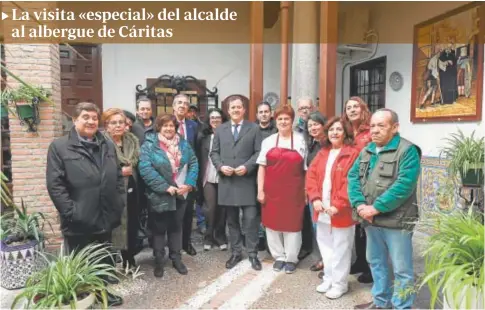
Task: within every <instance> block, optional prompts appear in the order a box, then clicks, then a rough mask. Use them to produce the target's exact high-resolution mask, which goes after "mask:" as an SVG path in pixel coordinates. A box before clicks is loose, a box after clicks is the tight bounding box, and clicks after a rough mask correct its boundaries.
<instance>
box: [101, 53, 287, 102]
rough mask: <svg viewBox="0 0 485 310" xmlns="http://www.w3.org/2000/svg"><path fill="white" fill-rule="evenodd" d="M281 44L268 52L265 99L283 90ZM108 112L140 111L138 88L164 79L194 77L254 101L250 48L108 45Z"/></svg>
mask: <svg viewBox="0 0 485 310" xmlns="http://www.w3.org/2000/svg"><path fill="white" fill-rule="evenodd" d="M280 60H281V50H280V45H279V44H266V45H265V48H264V93H266V92H269V91H274V92H276V93H279V90H280V86H279V84H280ZM102 63H103V106H104V108H105V109H107V108H110V107H120V108H123V109H127V110H130V111H134V110H135V93H136V91H135V87H136V85H137V84H141V85H143V87H145V86H146V79H147V78H157V77H159V76H160V75H162V74H170V75H192V76H194V77H196V78H198V79H204V80H206V81H207V87H208V88H209V89H212V87H215V86H216V87H217V88H218V89H219V100H220V101H222V100H223V99H224V98H225V97H227V96H228V95H231V94H242V95H245V96H247V97H249V44H197V45H196V44H165V45H163V44H104V45H103V46H102Z"/></svg>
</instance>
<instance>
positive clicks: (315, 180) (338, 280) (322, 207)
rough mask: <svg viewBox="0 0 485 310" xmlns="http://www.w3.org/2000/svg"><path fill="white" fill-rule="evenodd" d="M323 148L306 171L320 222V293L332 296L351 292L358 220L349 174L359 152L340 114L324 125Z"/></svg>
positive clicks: (316, 219) (316, 217)
mask: <svg viewBox="0 0 485 310" xmlns="http://www.w3.org/2000/svg"><path fill="white" fill-rule="evenodd" d="M325 137H326V138H325V140H324V142H323V145H322V149H321V150H320V152H319V153H318V155H317V157H316V158H315V159H314V160H313V162H312V164H311V165H310V167H309V168H308V172H307V174H306V191H307V195H308V198H309V200H310V201H311V203H312V204H313V209H314V217H313V218H314V221H316V222H317V241H318V247H319V248H320V252H321V254H322V258H323V265H324V275H323V282H322V284H320V285H319V286H318V287H317V292H319V293H326V294H325V296H326V297H327V298H330V299H336V298H339V297H341V296H342V295H343V294H345V293H346V292H347V291H348V280H347V278H348V275H349V271H350V264H351V260H352V246H353V244H354V234H355V228H354V225H355V221H354V220H352V208H351V206H350V202H349V199H348V194H347V173H348V171H349V170H350V168H351V167H352V164H353V163H354V161H355V159H357V157H358V155H359V151H358V150H357V149H356V148H354V147H353V135H352V130H351V129H350V128H349V127H348V126H345V124H344V122H343V121H342V119H341V118H340V117H334V118H332V119H331V120H330V121H329V122H328V123H327V125H326V126H325Z"/></svg>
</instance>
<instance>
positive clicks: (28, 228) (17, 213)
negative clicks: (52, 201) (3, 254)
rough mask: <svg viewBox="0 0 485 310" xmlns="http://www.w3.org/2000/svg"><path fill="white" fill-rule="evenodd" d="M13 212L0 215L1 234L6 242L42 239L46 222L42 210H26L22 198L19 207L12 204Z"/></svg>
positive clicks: (39, 240)
mask: <svg viewBox="0 0 485 310" xmlns="http://www.w3.org/2000/svg"><path fill="white" fill-rule="evenodd" d="M12 207H13V210H14V214H9V213H7V214H5V215H2V217H1V223H2V234H3V237H4V239H2V241H4V242H5V243H6V244H13V243H24V242H26V241H29V240H37V241H38V242H41V241H43V240H44V234H43V229H44V223H45V222H47V223H48V224H49V226H50V227H51V229H52V226H51V224H50V223H49V222H48V221H47V220H46V218H45V216H44V214H43V213H42V212H31V213H28V212H27V208H26V207H25V203H24V201H23V199H22V202H21V207H20V208H19V207H18V206H16V205H15V204H12Z"/></svg>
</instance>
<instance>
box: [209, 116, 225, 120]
mask: <svg viewBox="0 0 485 310" xmlns="http://www.w3.org/2000/svg"><path fill="white" fill-rule="evenodd" d="M221 118H222V117H221V116H211V117H210V119H213V120H218V119H221Z"/></svg>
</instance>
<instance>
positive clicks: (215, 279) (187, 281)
mask: <svg viewBox="0 0 485 310" xmlns="http://www.w3.org/2000/svg"><path fill="white" fill-rule="evenodd" d="M422 240H423V235H422V234H419V233H416V234H415V237H414V244H415V270H416V274H419V273H421V272H422V270H423V259H422V258H421V257H419V252H420V248H422V247H420V242H422ZM194 242H195V247H196V249H197V250H198V254H197V255H196V256H194V257H192V256H189V255H186V254H184V255H183V261H184V263H185V264H186V265H187V268H188V270H189V274H188V275H186V276H182V275H179V274H178V273H177V272H176V270H175V269H174V268H173V267H172V266H171V263H170V262H167V263H166V267H165V275H164V277H163V278H162V279H158V278H155V277H154V276H153V263H154V261H153V256H152V252H151V250H150V249H145V250H144V251H143V252H141V253H140V254H139V255H138V256H137V263H139V264H140V265H141V268H140V269H141V270H140V271H141V272H142V273H143V275H141V276H140V277H138V278H136V279H129V278H127V279H124V280H123V281H122V282H121V283H120V284H118V285H115V286H110V290H111V291H113V292H117V293H118V294H120V295H122V296H123V298H124V304H123V306H122V307H120V308H123V309H149V308H153V309H162V308H163V309H168V308H179V309H180V308H187V309H188V308H191V309H294V308H298V309H350V308H353V306H354V305H355V304H358V303H363V302H367V301H370V300H371V294H370V289H371V285H370V284H366V285H363V284H360V283H358V282H357V280H356V279H357V277H356V276H350V290H349V292H348V293H347V294H345V295H344V296H342V297H341V298H340V299H338V300H330V299H327V298H326V297H325V296H324V295H321V294H319V293H317V292H316V291H315V288H316V286H317V285H318V284H319V281H320V280H319V279H318V278H317V273H316V272H311V271H310V270H309V267H310V265H311V264H312V262H313V261H312V258H311V257H308V258H306V259H305V260H303V261H302V262H300V264H299V265H298V269H297V271H296V272H295V273H294V274H289V275H288V274H285V273H281V272H279V273H278V272H274V271H273V270H272V260H271V258H270V257H269V256H268V254H267V253H266V252H260V254H259V256H260V259H261V260H262V263H263V270H262V271H260V272H256V271H253V270H252V269H251V266H250V264H249V261H248V260H247V259H246V260H244V261H243V262H241V263H240V264H238V265H237V266H236V267H235V268H234V269H232V270H227V269H225V266H224V265H225V261H226V260H227V259H228V258H229V255H230V254H229V252H227V251H225V252H223V251H220V250H219V249H213V250H211V251H206V252H204V251H203V250H202V238H201V236H200V234H198V233H195V232H194ZM17 292H18V291H8V290H5V289H2V290H1V291H0V293H1V294H2V298H1V306H2V308H10V302H11V300H12V298H13V297H14V296H15V294H17ZM414 307H415V308H421V309H427V308H429V292H427V291H426V290H423V291H421V292H419V294H418V297H417V299H416V302H415V305H414Z"/></svg>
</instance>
